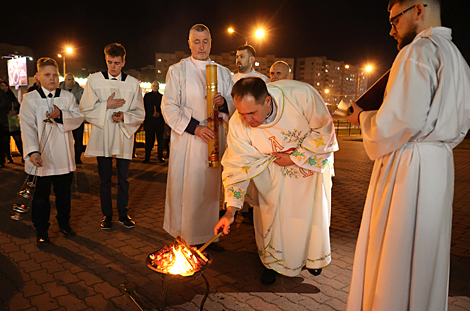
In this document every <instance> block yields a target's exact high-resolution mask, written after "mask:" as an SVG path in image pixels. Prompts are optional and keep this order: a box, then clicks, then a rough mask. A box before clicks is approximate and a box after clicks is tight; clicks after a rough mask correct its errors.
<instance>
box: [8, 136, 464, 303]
mask: <svg viewBox="0 0 470 311" xmlns="http://www.w3.org/2000/svg"><path fill="white" fill-rule="evenodd" d="M359 138H360V137H359V136H350V137H340V139H339V142H340V148H341V150H340V151H339V152H338V153H336V156H335V160H336V162H335V168H336V176H335V177H334V186H333V195H332V217H331V230H330V231H331V244H332V258H333V261H332V263H331V265H330V266H329V267H328V268H325V269H324V270H323V273H322V274H321V275H320V276H317V277H314V276H312V275H310V274H309V273H308V272H307V271H306V270H304V271H302V273H301V275H300V276H298V277H294V278H288V277H282V276H279V277H278V279H277V281H276V283H275V284H274V285H272V286H264V285H262V284H261V282H260V273H261V271H262V265H261V263H260V261H259V259H258V256H257V253H256V245H255V241H254V234H253V227H252V226H250V225H248V224H245V222H243V218H242V216H239V217H238V218H237V220H236V225H235V224H234V225H232V228H231V233H230V235H229V236H226V237H223V238H221V242H220V243H221V245H223V246H224V247H225V248H226V250H225V251H224V252H222V253H211V254H212V256H213V258H214V261H213V264H212V265H211V266H210V267H209V268H208V269H207V270H206V271H205V272H204V274H205V275H206V277H207V279H208V281H209V284H210V294H209V297H208V299H207V301H206V303H205V306H204V309H205V310H322V311H323V310H325V311H328V310H345V308H346V303H347V297H348V291H349V283H350V279H351V271H352V265H353V257H354V250H355V245H356V239H357V234H358V230H359V225H360V220H361V216H362V208H363V204H364V200H365V196H366V192H367V187H368V182H369V178H370V173H371V170H372V166H373V163H372V162H371V161H370V160H369V159H368V158H367V156H366V154H365V152H364V149H363V147H362V143H360V142H359V141H358V140H359ZM137 151H138V155H139V158H137V159H136V160H135V161H133V162H132V164H131V168H130V178H129V180H130V187H131V189H130V200H129V210H130V211H129V214H130V215H131V216H132V218H133V219H135V220H136V222H137V226H136V227H135V228H134V229H126V228H124V227H122V226H120V225H119V224H118V223H115V224H114V225H113V227H112V229H111V230H108V231H105V230H101V229H100V228H99V223H100V220H101V211H100V205H99V178H98V173H97V165H96V160H95V159H94V158H92V159H88V158H84V159H83V162H84V164H83V165H80V166H79V167H78V169H77V171H76V174H75V182H74V184H73V197H72V219H71V224H72V227H73V228H74V229H75V231H76V232H77V234H78V235H77V236H76V237H73V238H70V239H65V238H63V237H62V235H61V234H60V233H59V232H58V227H57V222H56V220H55V218H54V216H55V212H54V209H53V212H52V217H51V228H50V230H49V233H50V237H51V240H52V242H53V244H52V245H49V246H46V247H41V249H39V248H38V247H37V246H36V244H35V231H34V227H33V226H32V223H31V215H30V214H27V215H25V216H24V217H23V220H21V221H13V220H10V216H11V215H12V204H13V203H14V202H16V201H17V200H18V196H17V195H16V192H17V191H18V190H19V189H20V187H21V185H22V183H23V181H24V178H25V174H24V173H23V171H22V165H21V164H20V159H19V157H14V160H15V162H16V163H15V164H9V165H8V166H7V168H5V169H0V178H1V183H0V198H1V199H0V219H2V220H1V221H0V267H1V268H0V310H130V311H133V310H137V311H138V310H139V309H138V307H137V306H136V305H135V304H134V303H133V302H132V300H131V299H130V298H129V296H128V295H127V294H126V293H125V292H124V291H123V289H122V287H121V284H124V286H126V287H127V288H128V289H130V290H131V291H132V292H133V293H135V294H134V296H135V297H136V299H137V300H138V301H139V302H140V304H141V305H142V306H143V307H144V308H145V309H146V310H159V309H160V307H161V294H162V291H163V289H162V282H161V280H160V278H159V277H158V275H157V274H156V273H154V272H152V271H151V270H150V269H148V268H147V267H146V264H145V258H146V256H147V255H148V254H149V253H151V252H153V251H155V250H157V249H159V248H160V247H162V246H163V245H167V244H170V243H172V242H173V238H172V237H171V236H169V235H168V234H167V233H166V232H165V231H164V230H163V229H162V223H163V214H164V198H165V186H166V175H167V169H168V167H167V165H166V164H159V163H158V164H157V163H156V162H153V163H151V164H142V163H140V162H141V160H142V159H143V149H137ZM454 154H455V163H456V183H455V198H454V216H453V235H452V250H451V279H450V293H449V294H450V297H449V310H452V311H459V310H470V285H469V284H470V283H469V282H468V280H469V279H470V212H469V208H468V202H470V161H467V159H469V156H470V150H455V152H454ZM113 182H114V185H115V184H116V182H117V181H116V178H115V176H114V177H113ZM115 188H116V187H113V191H114V192H113V196H114V200H115V199H116V195H117V194H116V189H115ZM114 202H115V201H114ZM115 219H116V220H117V215H116V217H115ZM204 291H205V285H204V281H203V280H202V278H198V279H196V278H188V279H187V280H185V281H184V282H180V283H172V284H171V286H170V289H169V292H168V297H167V309H168V310H199V305H200V302H201V300H202V298H203V295H204Z"/></svg>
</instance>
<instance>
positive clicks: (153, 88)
mask: <svg viewBox="0 0 470 311" xmlns="http://www.w3.org/2000/svg"><path fill="white" fill-rule="evenodd" d="M159 88H160V85H159V84H158V83H157V82H153V83H152V91H153V92H158V89H159Z"/></svg>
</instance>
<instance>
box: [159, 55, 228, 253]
mask: <svg viewBox="0 0 470 311" xmlns="http://www.w3.org/2000/svg"><path fill="white" fill-rule="evenodd" d="M209 63H210V60H209V61H207V62H203V61H197V60H195V59H192V58H191V57H189V58H185V59H183V60H181V61H180V62H179V63H177V64H175V65H172V66H171V67H170V68H169V70H168V74H167V77H166V87H165V93H164V95H163V99H162V114H163V116H164V118H165V121H166V123H167V124H168V125H169V126H170V127H171V129H172V130H171V145H170V161H169V165H168V182H167V190H166V201H165V218H164V223H163V228H164V229H165V230H166V231H167V232H168V233H169V234H171V235H172V236H174V237H176V236H182V237H183V239H185V240H186V242H187V243H189V244H191V245H195V244H201V243H205V242H207V241H208V240H209V239H211V238H212V237H213V236H214V232H213V229H214V227H215V225H216V224H217V221H218V219H219V205H220V189H221V168H220V167H218V168H210V167H208V164H207V162H208V150H207V144H206V143H205V142H204V141H203V140H202V139H200V138H199V137H197V136H195V135H191V134H189V133H187V132H185V129H186V127H187V126H188V124H189V122H190V120H191V117H192V118H194V119H196V120H198V121H199V122H200V124H201V125H205V124H207V121H206V118H207V105H206V100H205V96H206V77H205V73H203V72H202V71H201V70H203V69H204V68H205V67H204V66H205V65H206V64H209ZM198 65H199V67H200V68H198V67H197V66H198ZM217 68H218V70H217V77H218V91H219V92H220V93H221V94H222V96H223V97H224V98H225V99H226V101H227V104H228V108H229V112H230V115H231V114H233V112H234V111H235V105H234V104H233V100H232V97H231V95H230V93H231V91H232V80H231V74H230V71H229V70H228V69H227V68H225V67H222V66H220V65H218V67H217ZM221 115H222V117H223V118H224V119H226V120H228V117H229V116H228V115H226V114H223V113H221ZM224 147H225V131H224V127H223V126H222V124H220V126H219V148H220V150H219V151H220V155H222V154H223V151H224Z"/></svg>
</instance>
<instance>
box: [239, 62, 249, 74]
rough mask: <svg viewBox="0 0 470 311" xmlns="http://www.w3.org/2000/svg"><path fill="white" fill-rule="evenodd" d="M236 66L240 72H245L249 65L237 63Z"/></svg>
mask: <svg viewBox="0 0 470 311" xmlns="http://www.w3.org/2000/svg"><path fill="white" fill-rule="evenodd" d="M237 66H238V72H240V73H247V72H248V69H249V68H250V65H246V66H243V65H242V64H241V63H238V64H237Z"/></svg>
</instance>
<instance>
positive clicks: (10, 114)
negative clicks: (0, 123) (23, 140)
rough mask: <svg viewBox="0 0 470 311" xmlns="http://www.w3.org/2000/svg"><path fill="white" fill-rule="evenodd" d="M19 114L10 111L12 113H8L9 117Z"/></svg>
mask: <svg viewBox="0 0 470 311" xmlns="http://www.w3.org/2000/svg"><path fill="white" fill-rule="evenodd" d="M17 114H18V111H16V110H10V111H9V112H8V115H9V116H14V115H17Z"/></svg>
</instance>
